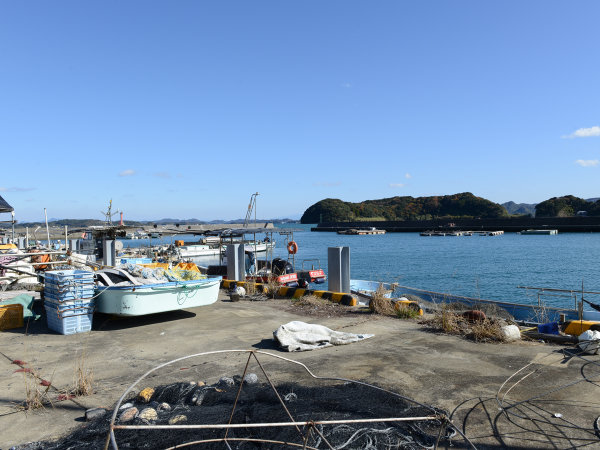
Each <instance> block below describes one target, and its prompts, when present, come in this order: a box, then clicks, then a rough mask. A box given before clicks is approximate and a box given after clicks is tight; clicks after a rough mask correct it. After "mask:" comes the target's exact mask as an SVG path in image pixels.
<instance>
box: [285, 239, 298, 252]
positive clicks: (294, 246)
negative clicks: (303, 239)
mask: <svg viewBox="0 0 600 450" xmlns="http://www.w3.org/2000/svg"><path fill="white" fill-rule="evenodd" d="M287 251H288V253H289V254H290V255H295V254H296V252H297V251H298V244H296V242H294V241H290V242H289V243H288V245H287Z"/></svg>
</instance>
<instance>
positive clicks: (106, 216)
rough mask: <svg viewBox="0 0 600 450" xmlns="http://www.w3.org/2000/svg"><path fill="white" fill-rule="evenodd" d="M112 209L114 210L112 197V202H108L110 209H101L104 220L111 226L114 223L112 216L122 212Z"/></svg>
mask: <svg viewBox="0 0 600 450" xmlns="http://www.w3.org/2000/svg"><path fill="white" fill-rule="evenodd" d="M111 211H112V198H111V199H110V202H108V210H107V211H106V212H103V211H100V212H101V213H102V214H103V215H104V221H105V222H106V225H108V226H109V227H112V224H113V223H112V216H114V215H115V214H119V213H120V211H115V212H111Z"/></svg>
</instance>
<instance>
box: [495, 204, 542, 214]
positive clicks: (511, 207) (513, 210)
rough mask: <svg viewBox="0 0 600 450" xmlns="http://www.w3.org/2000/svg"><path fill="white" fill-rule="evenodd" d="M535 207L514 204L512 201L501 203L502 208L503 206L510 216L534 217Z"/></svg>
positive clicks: (532, 205) (533, 205)
mask: <svg viewBox="0 0 600 450" xmlns="http://www.w3.org/2000/svg"><path fill="white" fill-rule="evenodd" d="M535 205H537V203H515V202H512V201H511V202H506V203H502V206H504V209H506V212H508V213H509V214H511V215H516V214H531V215H532V216H533V215H535Z"/></svg>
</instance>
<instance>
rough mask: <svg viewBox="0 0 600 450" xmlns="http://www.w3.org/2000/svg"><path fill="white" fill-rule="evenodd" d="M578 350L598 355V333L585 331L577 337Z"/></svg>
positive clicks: (599, 345) (599, 339) (599, 342)
mask: <svg viewBox="0 0 600 450" xmlns="http://www.w3.org/2000/svg"><path fill="white" fill-rule="evenodd" d="M577 345H579V348H580V349H581V350H582V351H584V352H587V353H594V354H598V350H599V349H600V331H595V330H586V331H584V332H583V333H581V334H580V335H579V344H577Z"/></svg>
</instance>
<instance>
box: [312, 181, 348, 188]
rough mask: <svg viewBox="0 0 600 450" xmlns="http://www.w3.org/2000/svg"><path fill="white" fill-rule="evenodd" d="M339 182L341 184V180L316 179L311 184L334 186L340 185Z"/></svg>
mask: <svg viewBox="0 0 600 450" xmlns="http://www.w3.org/2000/svg"><path fill="white" fill-rule="evenodd" d="M341 184H342V182H341V181H316V182H314V183H313V186H319V187H334V186H340V185H341Z"/></svg>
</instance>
